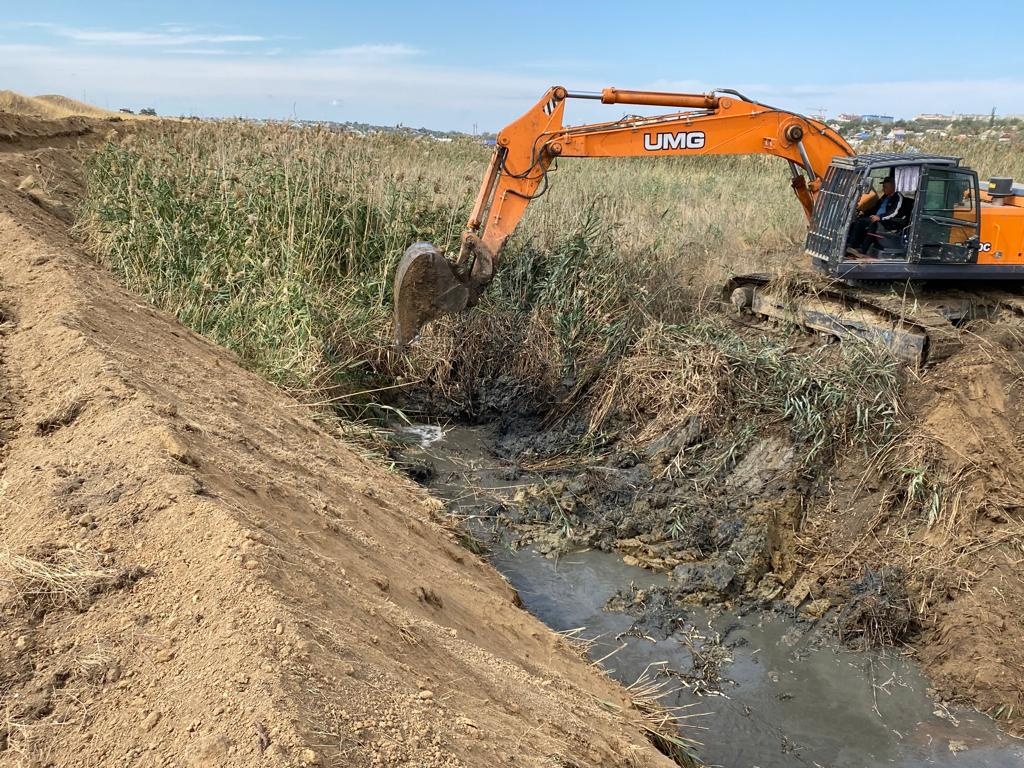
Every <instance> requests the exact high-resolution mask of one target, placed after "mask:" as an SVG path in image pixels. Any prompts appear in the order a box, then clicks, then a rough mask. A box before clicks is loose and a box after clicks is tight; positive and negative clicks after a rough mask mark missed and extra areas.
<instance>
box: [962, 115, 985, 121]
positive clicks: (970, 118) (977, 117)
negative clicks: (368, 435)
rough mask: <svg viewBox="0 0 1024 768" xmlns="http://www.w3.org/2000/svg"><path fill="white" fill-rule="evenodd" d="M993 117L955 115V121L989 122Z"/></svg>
mask: <svg viewBox="0 0 1024 768" xmlns="http://www.w3.org/2000/svg"><path fill="white" fill-rule="evenodd" d="M991 117H992V115H955V116H954V117H953V119H954V120H988V119H989V118H991Z"/></svg>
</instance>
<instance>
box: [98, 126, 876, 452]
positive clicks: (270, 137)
mask: <svg viewBox="0 0 1024 768" xmlns="http://www.w3.org/2000/svg"><path fill="white" fill-rule="evenodd" d="M487 158H488V150H486V149H485V148H484V147H481V146H479V145H477V144H475V143H473V142H471V141H469V140H465V141H462V142H458V141H456V142H453V143H439V142H434V141H430V140H426V139H417V138H412V137H408V136H400V135H394V134H377V135H371V136H353V135H347V134H342V133H337V132H332V131H329V130H326V129H313V128H294V127H290V126H286V125H256V124H252V123H243V122H224V123H200V124H196V125H185V126H182V125H168V126H166V127H163V128H161V129H159V130H153V131H147V132H143V133H138V134H136V135H132V136H128V137H127V138H125V139H123V140H121V141H120V142H115V143H111V144H109V145H107V146H106V147H105V148H104V149H103V150H102V151H100V152H99V153H97V154H96V155H95V156H94V158H93V159H92V161H91V163H90V166H89V174H88V177H89V195H88V199H87V200H86V201H85V204H84V207H83V210H82V212H81V219H80V224H79V227H80V229H81V231H82V233H83V234H84V235H85V236H86V238H87V240H88V241H89V242H90V244H91V246H92V248H93V250H94V251H95V253H96V254H97V256H98V257H99V258H101V259H102V260H104V261H105V262H106V263H107V264H109V265H110V267H111V268H112V269H113V270H114V271H115V272H116V273H117V274H118V275H119V276H120V277H121V279H122V280H123V281H124V282H125V284H126V285H127V286H128V287H129V288H131V289H133V290H135V291H137V292H139V293H140V294H142V295H144V296H146V297H147V298H149V299H150V300H151V301H153V302H154V303H156V304H158V305H160V306H162V307H164V308H166V309H168V310H170V311H172V312H174V313H175V314H176V315H177V316H178V317H179V318H180V319H181V320H182V321H183V322H184V323H186V324H187V325H189V326H191V327H192V328H194V329H195V330H197V331H198V332H200V333H203V334H205V335H207V336H208V337H210V338H212V339H213V340H215V341H217V342H219V343H222V344H224V345H226V346H228V347H230V348H232V349H233V350H235V351H236V352H237V353H238V354H239V355H240V356H241V358H242V359H243V360H245V361H246V362H247V364H249V365H251V366H252V367H254V368H255V369H257V370H259V371H261V372H263V373H264V374H266V375H267V376H268V377H270V378H271V379H272V380H274V381H276V382H278V383H279V384H281V385H283V386H285V387H288V388H290V389H292V390H293V391H296V392H298V393H299V394H301V395H304V396H306V397H308V398H309V399H312V400H318V401H319V400H330V401H332V402H335V403H336V404H337V405H338V406H339V409H340V410H341V411H342V412H343V413H344V414H345V415H348V416H356V415H362V414H365V410H364V409H365V408H366V407H367V406H368V405H370V406H372V405H373V404H375V403H380V402H384V401H385V400H386V397H387V396H386V394H384V393H391V392H394V391H395V390H394V389H393V388H396V387H397V386H398V385H402V384H404V385H407V386H416V387H418V388H419V390H420V391H421V392H422V391H428V392H430V393H432V394H433V395H434V396H435V398H437V397H441V398H447V399H448V401H449V404H450V405H452V407H453V409H454V411H456V412H461V413H463V414H472V413H474V412H475V413H477V414H478V413H479V410H480V408H481V407H482V406H481V403H482V401H483V400H484V399H485V397H486V395H487V393H492V394H493V392H494V391H495V389H496V388H501V387H504V388H506V389H514V390H515V391H516V392H517V393H518V395H519V396H520V399H519V401H518V402H519V403H520V404H521V403H523V402H529V403H531V404H532V405H533V406H534V407H536V408H537V409H539V410H542V411H543V410H547V411H555V410H560V411H561V412H563V413H567V412H572V411H579V412H586V414H585V415H586V419H587V421H588V422H589V423H590V424H591V425H592V426H593V427H594V428H595V429H618V427H617V426H615V425H621V424H622V423H623V421H624V419H625V420H629V419H632V420H633V421H638V420H640V421H642V420H643V419H644V418H646V417H647V416H657V415H659V414H660V415H661V416H663V417H664V416H665V414H672V415H679V414H678V413H676V412H674V411H672V410H671V409H670V410H665V409H664V408H661V407H660V406H657V405H656V402H655V401H651V403H647V404H646V405H645V403H646V401H645V400H644V399H643V398H637V397H635V396H634V395H635V393H636V392H638V391H642V390H643V388H644V387H649V386H650V385H651V381H649V380H642V377H639V373H638V372H639V371H643V370H646V369H649V370H660V369H659V368H658V366H657V365H655V366H653V367H650V366H646V367H645V364H644V363H643V362H642V361H640V362H638V358H640V357H643V356H644V355H646V354H647V352H645V350H647V351H648V352H649V351H651V350H655V351H656V353H657V355H658V356H660V358H661V359H668V360H671V359H673V355H676V356H678V354H686V355H689V354H691V353H692V354H697V353H698V352H699V353H700V354H704V353H707V354H717V355H719V356H720V357H721V359H722V360H723V361H724V364H725V365H726V367H727V368H728V370H729V371H730V372H731V375H733V379H732V381H733V382H734V384H735V383H736V382H739V383H742V382H758V384H757V386H764V387H768V390H770V391H764V392H761V393H760V394H759V396H758V397H759V398H760V399H759V400H758V398H754V397H753V396H752V395H751V396H749V397H748V396H747V395H743V396H742V397H736V396H732V397H729V398H726V399H724V400H722V401H720V406H721V407H725V408H727V409H731V411H733V412H737V413H738V412H739V411H738V410H737V409H739V410H744V409H745V410H744V412H745V413H751V414H754V413H756V414H759V418H768V419H775V420H778V421H780V422H783V421H787V422H788V423H791V424H794V425H803V426H801V427H800V428H799V429H798V430H797V431H798V432H799V433H800V434H801V436H803V437H804V438H806V439H807V440H809V441H811V442H812V443H813V445H814V446H815V451H819V450H821V451H823V452H824V453H826V454H827V453H829V452H830V451H829V450H828V446H826V445H825V443H828V444H829V445H831V444H832V443H834V442H835V441H839V440H846V439H848V435H849V434H851V433H850V431H849V430H848V429H847V428H846V420H847V416H848V417H849V419H852V420H853V421H854V422H856V420H857V419H858V418H863V414H865V413H867V414H873V415H874V416H878V417H879V418H881V419H882V420H883V421H885V420H888V419H890V415H891V413H892V412H894V410H895V409H894V408H889V407H888V406H886V407H881V408H877V409H876V408H875V406H876V404H877V400H878V392H877V384H878V381H877V380H875V379H872V378H871V377H868V378H867V379H865V378H863V377H859V376H858V375H857V371H860V370H863V369H864V366H865V362H864V354H869V353H864V352H863V351H856V352H848V351H843V352H838V353H835V354H832V355H830V356H828V357H827V359H824V358H823V360H822V361H820V362H818V363H815V366H816V367H815V369H814V376H819V375H820V376H825V377H826V378H828V377H827V376H826V374H825V373H820V371H823V370H824V369H823V368H822V366H831V367H830V368H829V369H828V370H830V371H833V372H834V373H835V374H836V375H835V376H834V377H832V378H831V382H830V383H829V384H828V385H827V386H826V385H824V384H823V383H822V382H821V381H817V380H815V379H814V378H813V377H812V376H811V375H810V374H811V371H810V370H809V369H807V365H806V360H803V361H802V360H801V359H800V353H799V352H794V351H792V350H789V349H788V347H787V344H786V342H785V341H782V342H781V343H780V342H778V341H777V340H775V341H773V340H768V339H764V338H762V339H761V340H758V339H756V338H754V339H750V338H746V337H743V336H742V333H741V332H740V331H738V330H737V329H736V328H734V327H733V326H732V325H730V323H729V322H728V321H727V320H725V319H723V318H720V317H717V316H715V315H707V313H704V312H702V311H700V306H701V296H702V295H703V294H704V293H705V292H706V291H707V290H708V286H711V285H714V283H715V282H716V281H717V280H719V279H720V278H722V277H723V276H725V275H728V274H732V273H737V272H744V271H751V270H786V269H791V268H792V267H793V266H794V265H801V264H802V256H801V254H800V248H799V243H800V242H801V240H802V237H803V231H804V223H803V217H802V214H801V211H800V208H799V206H798V205H797V203H796V201H795V200H794V199H793V197H792V195H791V193H789V191H788V180H787V170H786V167H785V165H784V164H782V163H779V162H777V161H775V160H774V159H773V158H767V157H719V158H685V159H679V158H676V159H662V160H641V159H638V160H594V161H581V160H576V161H572V162H568V161H566V162H562V163H560V165H559V167H558V168H557V170H555V171H554V172H553V173H552V176H551V182H552V183H551V191H550V192H549V193H548V194H547V195H546V196H545V197H544V198H543V199H541V200H539V201H537V202H536V203H534V204H533V205H532V206H531V208H530V210H529V211H528V213H527V216H526V218H525V220H524V222H523V224H522V225H521V227H520V229H519V230H518V231H517V233H516V235H515V236H514V238H513V239H512V241H511V242H510V243H509V245H508V247H507V248H506V253H505V263H504V264H503V265H502V268H501V270H500V271H499V275H498V278H497V279H496V281H495V283H494V285H493V286H492V289H491V290H490V291H489V292H488V294H487V297H486V299H485V301H484V302H483V303H482V304H481V306H480V307H479V308H478V309H477V310H474V311H473V312H470V313H466V314H464V315H461V316H459V317H456V318H447V319H445V320H443V321H441V322H438V323H435V324H433V325H432V326H431V327H430V328H429V329H428V331H427V332H426V333H425V334H424V338H423V340H422V343H421V344H420V346H419V347H418V348H417V349H416V350H415V352H414V354H413V355H412V356H411V357H410V358H398V357H397V356H396V355H395V354H394V353H393V351H392V350H391V348H390V345H389V342H390V296H391V276H392V274H393V272H394V268H395V266H396V264H397V261H398V259H399V258H400V256H401V254H402V252H403V250H404V249H405V247H406V246H407V245H408V244H409V243H411V242H413V241H416V240H424V239H426V240H431V241H433V242H434V243H435V244H437V245H438V246H440V247H441V248H442V249H445V250H448V251H452V250H454V249H455V248H456V247H457V242H458V237H459V235H460V233H461V230H462V227H463V226H464V222H465V221H466V218H467V215H468V210H469V207H470V205H471V202H472V199H473V196H474V194H475V192H476V189H477V186H478V184H479V182H480V179H481V176H482V174H483V170H484V167H485V165H486V162H487ZM709 329H711V330H709ZM669 347H671V349H669ZM695 350H696V351H695ZM759 350H760V351H759ZM765 350H769V351H767V352H766V351H765ZM627 363H628V364H627ZM879 364H881V363H879ZM868 367H869V368H870V369H871V370H873V371H874V370H875V363H871V364H870V365H869V366H868ZM883 368H884V365H883ZM626 369H629V370H630V371H631V373H629V375H628V377H627V378H628V380H629V382H630V383H629V387H630V392H628V393H626V392H624V393H623V396H622V397H621V398H611V399H609V397H604V396H603V395H605V394H607V391H608V387H610V386H611V383H610V382H612V381H617V382H618V384H617V386H619V387H620V390H621V388H622V386H623V381H625V380H626V379H623V377H622V376H619V377H618V378H617V379H616V378H615V376H613V375H612V372H616V371H618V372H622V371H623V370H626ZM787 370H788V371H789V372H790V374H791V375H785V374H786V371H787ZM886 370H887V369H886ZM751 371H754V372H755V373H751ZM757 371H759V372H760V373H757ZM762 374H763V375H762ZM847 374H849V375H847ZM624 375H625V374H624ZM659 375H661V374H659ZM886 375H888V374H886ZM892 375H893V376H894V375H895V374H892ZM670 380H671V377H670ZM886 381H889V379H886ZM410 382H412V383H414V384H410ZM835 382H841V383H842V384H841V386H840V385H837V384H836V383H835ZM670 383H671V381H670ZM684 384H685V382H684V383H683V384H679V386H683V385H684ZM869 385H870V386H869ZM666 386H668V385H666ZM672 386H676V385H675V384H672ZM686 386H689V385H688V384H686ZM730 386H732V385H730ZM883 389H885V387H883ZM839 390H841V398H844V399H842V402H841V403H840V404H839V405H840V406H841V407H839V406H837V404H836V402H835V398H836V397H840V395H839V394H836V393H837V392H838V391H839ZM730 391H732V392H734V393H735V392H740V391H741V390H740V389H737V388H736V387H735V386H733V388H732V389H731V390H730ZM752 391H753V390H752ZM886 391H887V392H888V391H889V390H888V389H886ZM748 395H749V393H748ZM830 398H831V399H830ZM754 400H758V401H757V402H754ZM887 402H888V401H887ZM837 407H839V411H838V412H841V413H843V414H846V415H844V416H843V417H842V418H841V419H840V420H839V421H840V422H841V423H837V422H836V420H835V418H833V416H832V415H829V414H825V413H824V410H827V409H833V410H835V409H836V408H837ZM598 408H599V409H600V412H599V413H598V412H597V411H594V410H593V409H598ZM650 408H655V409H656V410H657V413H645V409H650ZM591 411H593V412H591ZM679 413H681V411H680V412H679ZM883 414H884V418H883ZM665 423H667V422H665ZM805 427H806V428H805ZM859 428H860V427H859V426H858V429H859ZM805 433H806V434H805ZM822 435H826V436H827V439H826V438H824V437H822Z"/></svg>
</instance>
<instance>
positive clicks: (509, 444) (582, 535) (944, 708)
mask: <svg viewBox="0 0 1024 768" xmlns="http://www.w3.org/2000/svg"><path fill="white" fill-rule="evenodd" d="M399 432H400V435H399V437H400V442H401V443H402V447H401V449H400V450H399V452H398V454H397V455H398V456H399V458H400V462H401V463H402V465H403V466H404V467H405V468H406V469H407V471H409V472H410V474H412V475H413V476H414V477H417V478H418V479H420V480H421V482H423V483H424V484H426V485H427V486H428V487H430V488H431V490H432V491H433V492H434V493H435V494H437V495H438V496H440V497H441V498H443V499H445V500H446V501H447V503H448V506H449V510H450V511H451V512H452V513H453V514H455V515H457V516H458V517H459V518H460V519H461V520H462V523H463V527H464V529H465V530H466V531H467V532H468V535H469V536H470V538H471V540H472V542H473V544H474V545H476V546H483V547H486V551H487V552H488V553H489V557H490V559H491V560H492V562H493V563H494V564H495V565H496V566H497V567H498V569H499V570H500V571H501V572H502V573H503V574H504V575H505V576H506V578H508V579H509V581H510V583H511V584H512V585H513V586H514V587H515V588H516V589H517V590H518V592H519V594H520V597H521V599H522V601H523V604H524V606H525V608H526V609H527V610H529V611H531V612H532V613H534V614H535V615H536V616H538V617H539V618H541V619H542V620H543V621H544V622H545V623H547V624H548V625H549V626H551V627H552V628H553V629H556V630H558V631H561V632H566V633H569V634H571V635H572V636H574V637H576V638H578V639H579V640H580V641H581V642H582V643H583V644H584V646H585V648H586V651H587V653H588V655H589V656H590V657H591V658H592V659H594V660H600V663H601V665H602V666H604V667H605V668H606V669H607V670H608V671H609V673H610V674H612V675H613V676H614V677H615V678H616V679H618V680H619V681H620V682H622V683H623V684H625V685H631V684H635V683H636V681H637V680H641V681H646V682H650V681H656V682H657V683H658V684H659V686H661V687H660V688H659V690H661V691H662V692H663V694H664V695H663V697H662V699H661V700H660V703H661V704H663V705H665V706H668V707H672V708H675V707H678V708H680V709H678V710H677V712H678V713H679V714H681V715H682V718H683V720H682V722H684V723H686V726H687V727H686V728H685V729H684V732H685V733H686V735H687V736H688V737H690V738H696V739H697V740H699V741H700V742H701V743H702V745H703V746H702V747H701V748H700V750H699V754H700V757H701V759H702V760H704V761H705V762H706V763H707V764H708V765H722V766H734V765H757V766H760V767H761V768H776V767H778V768H782V767H783V766H801V765H808V766H833V767H834V768H839V767H841V766H850V767H851V768H853V767H854V766H864V765H878V764H886V765H894V766H905V767H907V768H911V767H915V766H925V765H929V766H932V765H938V766H942V765H965V764H970V765H991V766H997V767H1001V766H1007V767H1009V766H1017V765H1020V764H1021V761H1024V745H1022V744H1021V743H1020V742H1017V741H1015V740H1013V739H1012V738H1010V737H1009V736H1006V735H1004V734H1003V733H1001V732H1000V731H999V729H998V727H997V726H996V724H995V723H994V722H993V721H991V720H990V719H988V718H987V717H985V716H984V715H981V714H978V713H976V712H973V711H971V710H967V709H963V708H958V707H957V706H955V705H954V704H953V703H952V702H950V701H946V700H943V699H942V697H941V696H940V695H939V694H938V693H937V692H936V691H935V690H933V689H931V688H930V687H929V685H928V682H927V681H926V680H925V678H924V677H923V675H922V673H921V671H920V669H919V667H918V665H917V663H916V662H915V661H914V660H913V659H912V658H911V657H910V656H909V655H908V654H907V653H906V652H904V651H903V650H902V648H903V646H901V645H900V643H901V642H902V641H903V640H904V639H906V637H908V636H910V635H912V633H914V632H915V631H917V628H916V627H915V625H914V622H913V621H912V620H911V618H910V617H911V612H910V610H909V608H910V607H909V604H908V597H907V592H906V587H905V584H904V581H905V577H904V575H903V574H902V573H901V572H900V571H899V570H898V569H892V570H886V571H879V572H871V571H869V572H866V573H864V574H862V576H861V577H860V578H859V579H856V580H850V581H849V582H848V583H846V584H843V585H841V586H840V587H838V588H832V589H831V591H830V593H828V594H826V593H824V592H823V591H822V588H821V587H820V586H818V584H817V582H816V581H813V580H810V579H806V578H800V577H799V575H798V571H797V569H796V558H797V553H796V552H795V551H794V547H793V540H792V533H791V532H792V530H793V529H794V528H795V527H796V525H797V524H798V523H799V521H800V516H801V514H802V513H803V507H802V505H803V499H804V498H806V493H807V491H808V489H809V487H810V485H809V482H808V480H807V479H806V478H802V477H801V476H800V474H799V473H797V472H793V471H791V470H792V466H793V464H792V462H793V450H792V447H791V446H790V445H788V444H787V443H786V441H785V440H784V439H782V438H780V437H778V436H773V435H767V436H751V438H750V440H749V441H748V442H747V443H746V445H745V446H744V450H743V451H742V452H739V451H737V452H736V455H737V457H739V458H736V459H735V460H731V461H730V460H728V459H727V460H725V461H723V462H722V463H721V464H720V465H719V466H718V467H717V470H716V472H715V477H716V479H717V482H716V483H715V486H714V487H704V488H701V487H698V486H695V485H694V483H693V480H694V478H693V477H690V478H689V480H690V482H689V483H687V477H686V473H685V470H684V471H683V472H675V473H673V472H672V471H671V468H670V469H669V471H666V466H668V463H667V462H666V461H664V457H665V456H673V457H677V456H678V455H679V454H680V447H682V448H684V449H685V448H686V447H687V445H689V446H694V445H696V442H695V440H697V439H699V429H696V428H695V427H694V426H693V425H690V426H689V427H688V426H687V425H684V426H683V427H682V428H680V429H679V430H677V432H676V433H675V434H673V435H670V436H669V437H668V438H666V439H665V440H663V441H660V442H659V443H658V444H655V445H652V446H650V447H649V448H648V449H647V450H646V451H644V452H642V453H641V452H635V453H634V452H615V451H611V452H609V453H608V454H607V457H606V458H605V459H604V460H603V461H602V463H600V464H598V465H595V466H578V465H574V464H573V463H572V462H566V461H565V460H564V459H562V458H561V457H560V453H559V450H560V448H561V447H562V446H564V445H566V444H567V443H568V442H569V440H568V439H567V436H566V434H565V433H564V432H562V433H561V435H560V433H559V432H557V431H554V432H552V431H547V432H535V433H533V434H532V435H531V434H530V433H529V431H528V430H523V429H507V428H506V429H505V430H501V429H500V428H499V429H496V428H494V427H478V428H467V427H447V428H442V427H437V426H427V425H419V426H416V427H406V428H404V429H402V430H400V431H399ZM571 437H572V439H575V440H577V441H578V439H579V435H572V436H571Z"/></svg>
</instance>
